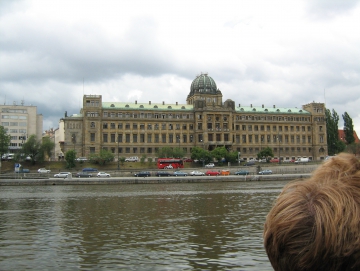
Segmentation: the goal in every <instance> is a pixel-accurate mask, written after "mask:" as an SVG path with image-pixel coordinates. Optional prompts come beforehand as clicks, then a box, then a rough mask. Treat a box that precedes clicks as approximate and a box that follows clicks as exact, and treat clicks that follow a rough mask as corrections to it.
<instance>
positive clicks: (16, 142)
mask: <svg viewBox="0 0 360 271" xmlns="http://www.w3.org/2000/svg"><path fill="white" fill-rule="evenodd" d="M0 119H1V125H2V126H3V127H4V128H5V130H6V131H7V133H8V134H9V135H10V136H11V141H10V146H9V153H16V152H19V150H20V149H21V148H22V144H23V143H24V142H25V141H26V140H27V138H28V137H29V136H31V135H36V138H37V139H38V140H41V138H42V131H43V116H42V114H38V113H37V107H36V106H32V105H30V106H26V105H24V103H23V102H22V103H21V104H20V105H17V104H16V103H13V104H12V105H0Z"/></svg>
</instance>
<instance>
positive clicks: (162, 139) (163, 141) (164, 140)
mask: <svg viewBox="0 0 360 271" xmlns="http://www.w3.org/2000/svg"><path fill="white" fill-rule="evenodd" d="M161 142H162V143H166V134H162V135H161Z"/></svg>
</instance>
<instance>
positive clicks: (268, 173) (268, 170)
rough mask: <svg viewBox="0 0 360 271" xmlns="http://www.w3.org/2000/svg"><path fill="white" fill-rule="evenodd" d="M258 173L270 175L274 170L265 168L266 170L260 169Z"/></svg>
mask: <svg viewBox="0 0 360 271" xmlns="http://www.w3.org/2000/svg"><path fill="white" fill-rule="evenodd" d="M258 174H259V175H270V174H272V170H270V169H264V170H262V171H259V173H258Z"/></svg>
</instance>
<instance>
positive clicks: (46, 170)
mask: <svg viewBox="0 0 360 271" xmlns="http://www.w3.org/2000/svg"><path fill="white" fill-rule="evenodd" d="M38 172H39V173H50V172H51V170H50V169H46V168H43V167H42V168H39V169H38Z"/></svg>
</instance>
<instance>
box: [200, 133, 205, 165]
mask: <svg viewBox="0 0 360 271" xmlns="http://www.w3.org/2000/svg"><path fill="white" fill-rule="evenodd" d="M200 142H202V144H203V150H204V154H205V142H204V141H203V140H202V139H201V140H200ZM202 164H203V167H205V157H203V158H202Z"/></svg>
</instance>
